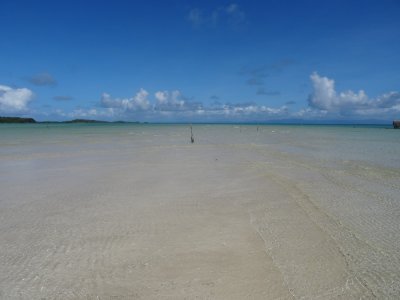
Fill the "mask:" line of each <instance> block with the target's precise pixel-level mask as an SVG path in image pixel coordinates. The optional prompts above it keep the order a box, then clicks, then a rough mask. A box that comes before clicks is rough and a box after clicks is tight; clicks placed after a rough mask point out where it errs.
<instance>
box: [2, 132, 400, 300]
mask: <svg viewBox="0 0 400 300" xmlns="http://www.w3.org/2000/svg"><path fill="white" fill-rule="evenodd" d="M175 130H176V129H174V128H173V127H172V128H169V129H167V130H166V132H167V133H168V134H169V135H164V136H162V137H160V138H159V137H155V136H154V135H152V136H151V137H149V136H147V135H143V136H142V137H137V138H136V139H135V140H134V141H126V137H125V136H123V137H122V136H121V137H120V138H119V137H114V139H113V141H112V142H108V141H107V139H106V138H105V140H103V144H96V143H91V142H88V141H87V142H86V143H84V142H83V140H81V141H79V143H76V144H74V143H72V146H71V145H70V147H71V148H70V149H69V150H68V151H66V152H65V153H64V152H63V153H62V152H60V149H58V148H52V147H50V146H49V147H44V149H45V150H43V149H42V148H40V149H37V150H34V151H33V153H31V154H30V155H29V156H25V155H17V154H15V155H11V156H8V157H5V156H3V159H2V161H1V168H2V169H1V171H2V174H1V175H0V176H1V177H0V179H1V180H0V190H1V201H0V226H1V227H0V241H1V244H0V298H1V299H46V300H47V299H360V298H365V299H371V298H377V299H396V298H398V297H400V287H399V278H400V271H399V270H400V256H399V247H398V243H399V241H398V238H399V236H398V235H399V231H398V229H399V224H400V219H399V218H398V215H399V204H398V203H395V201H394V200H396V199H395V197H396V196H393V195H392V194H393V193H394V191H396V189H398V186H394V185H392V189H391V190H390V191H389V190H388V189H385V185H384V183H383V180H381V181H379V179H378V178H376V176H374V173H373V169H371V172H370V173H368V174H366V173H363V172H359V173H357V170H355V169H354V168H347V169H346V170H345V171H343V169H340V167H338V168H336V169H334V168H326V167H325V166H324V165H323V164H322V163H321V162H318V161H315V162H311V161H306V160H305V158H301V157H299V156H296V155H290V154H284V153H282V152H279V151H276V149H274V148H273V147H268V146H265V145H256V144H252V143H250V142H246V143H244V144H241V143H240V142H238V140H237V139H238V138H239V136H237V137H231V140H230V141H229V142H226V141H224V143H222V144H217V143H216V142H215V141H214V140H213V141H212V140H211V135H210V140H207V138H206V137H207V136H206V135H205V133H204V136H205V137H204V138H203V140H202V137H201V136H200V137H199V136H196V131H195V137H196V138H197V142H196V143H195V144H194V145H189V144H186V142H187V141H186V139H184V132H186V131H184V132H183V131H182V129H180V130H181V131H178V133H177V135H176V136H175V135H174V133H175ZM184 130H186V129H184ZM203 130H204V132H206V130H208V129H207V128H205V129H203ZM210 130H211V129H210ZM198 132H199V131H198ZM240 134H242V133H240ZM212 136H214V135H212ZM222 138H226V139H227V137H226V136H225V135H221V139H222ZM235 138H236V140H235ZM72 140H73V139H72ZM180 140H182V141H181V143H180V144H179V143H178V142H177V141H180ZM107 145H108V146H107ZM5 170H7V174H5V173H4V171H5ZM355 174H356V175H357V174H358V175H357V176H355ZM392 175H393V174H392ZM394 176H398V173H395V174H394ZM351 180H354V181H358V182H351ZM388 181H389V183H390V176H388ZM372 185H375V187H374V188H373V187H372ZM368 187H369V188H370V189H372V191H371V190H369V189H368ZM380 188H381V189H382V190H380ZM389 193H392V194H389ZM378 202H379V203H378ZM384 202H385V203H386V202H387V203H388V202H391V203H392V202H393V203H392V206H390V204H387V203H386V204H385V203H384ZM382 203H383V204H384V205H383V204H382ZM374 205H375V206H374ZM393 210H395V211H393ZM381 231H382V232H381Z"/></svg>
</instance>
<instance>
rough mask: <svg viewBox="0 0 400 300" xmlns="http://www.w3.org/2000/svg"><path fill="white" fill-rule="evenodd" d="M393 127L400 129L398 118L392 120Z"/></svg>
mask: <svg viewBox="0 0 400 300" xmlns="http://www.w3.org/2000/svg"><path fill="white" fill-rule="evenodd" d="M393 128H394V129H400V120H394V121H393Z"/></svg>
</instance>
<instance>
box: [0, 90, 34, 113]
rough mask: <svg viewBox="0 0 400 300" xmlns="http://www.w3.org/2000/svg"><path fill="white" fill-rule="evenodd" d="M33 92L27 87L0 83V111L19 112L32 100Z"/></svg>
mask: <svg viewBox="0 0 400 300" xmlns="http://www.w3.org/2000/svg"><path fill="white" fill-rule="evenodd" d="M32 97H33V92H32V91H31V90H29V89H27V88H16V89H14V88H11V87H9V86H5V85H0V111H1V112H21V111H25V110H26V109H27V105H28V103H29V101H31V100H32Z"/></svg>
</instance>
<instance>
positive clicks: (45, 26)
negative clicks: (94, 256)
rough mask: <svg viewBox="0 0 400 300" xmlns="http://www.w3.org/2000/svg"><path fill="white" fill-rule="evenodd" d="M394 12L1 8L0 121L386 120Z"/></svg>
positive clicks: (159, 6)
mask: <svg viewBox="0 0 400 300" xmlns="http://www.w3.org/2000/svg"><path fill="white" fill-rule="evenodd" d="M83 2H84V3H83ZM399 15H400V2H399V1H398V0H380V1H378V0H376V1H368V0H364V1H352V0H348V1H342V0H334V1H284V0H280V1H275V0H274V1H107V2H106V1H74V0H73V1H18V0H12V1H10V0H3V1H2V5H1V10H0V28H1V32H2V39H1V41H0V115H18V116H31V117H35V118H36V119H38V120H65V119H71V118H88V119H103V120H127V121H160V122H175V121H183V122H186V121H189V122H197V121H213V122H215V121H216V122H227V121H229V122H236V121H237V122H251V121H254V122H269V121H280V120H283V121H287V120H302V121H329V120H335V121H340V122H341V121H345V122H369V121H371V120H372V121H377V122H390V121H391V120H392V119H394V118H400V93H399V91H400V55H399V53H400V18H399Z"/></svg>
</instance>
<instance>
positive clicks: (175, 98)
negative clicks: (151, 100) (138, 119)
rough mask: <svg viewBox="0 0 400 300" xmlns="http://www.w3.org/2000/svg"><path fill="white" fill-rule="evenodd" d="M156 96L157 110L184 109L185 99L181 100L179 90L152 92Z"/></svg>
mask: <svg viewBox="0 0 400 300" xmlns="http://www.w3.org/2000/svg"><path fill="white" fill-rule="evenodd" d="M154 97H155V98H156V101H157V103H156V109H159V110H181V109H185V108H186V107H185V100H183V96H182V93H181V92H180V91H177V90H176V91H172V92H168V91H158V92H156V93H155V94H154Z"/></svg>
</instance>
